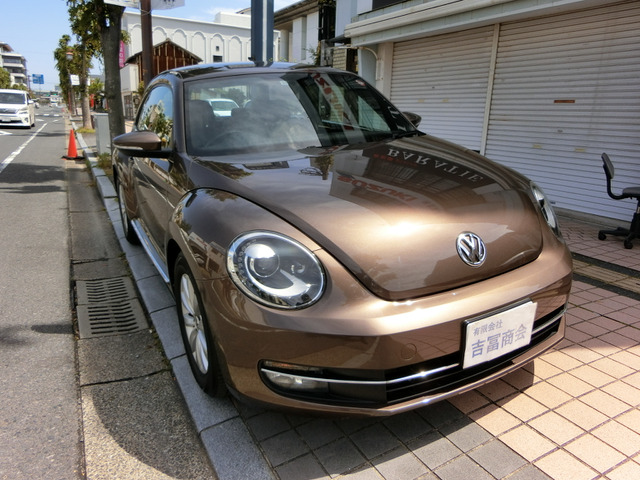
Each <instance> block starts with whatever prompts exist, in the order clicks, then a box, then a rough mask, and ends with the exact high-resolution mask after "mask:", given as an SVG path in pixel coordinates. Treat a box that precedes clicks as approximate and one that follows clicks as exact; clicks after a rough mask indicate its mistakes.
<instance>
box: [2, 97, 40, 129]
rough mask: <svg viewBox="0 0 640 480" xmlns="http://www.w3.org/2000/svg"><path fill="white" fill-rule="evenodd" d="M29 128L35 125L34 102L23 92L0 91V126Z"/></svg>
mask: <svg viewBox="0 0 640 480" xmlns="http://www.w3.org/2000/svg"><path fill="white" fill-rule="evenodd" d="M4 123H8V124H10V123H12V124H17V125H21V126H23V127H27V128H31V127H33V126H34V125H35V124H36V107H35V104H34V101H33V100H31V97H30V96H29V94H28V93H27V92H25V91H24V90H0V124H4Z"/></svg>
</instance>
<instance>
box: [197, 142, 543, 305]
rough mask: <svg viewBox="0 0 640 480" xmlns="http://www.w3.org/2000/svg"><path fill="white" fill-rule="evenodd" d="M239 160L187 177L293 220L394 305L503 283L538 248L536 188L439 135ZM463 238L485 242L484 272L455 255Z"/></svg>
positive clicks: (208, 163)
mask: <svg viewBox="0 0 640 480" xmlns="http://www.w3.org/2000/svg"><path fill="white" fill-rule="evenodd" d="M239 158H240V157H239ZM241 158H242V160H239V161H237V162H236V161H234V159H233V158H230V157H225V160H224V162H220V161H212V160H213V159H211V158H209V159H197V161H196V162H195V164H196V165H197V167H195V170H196V171H197V173H196V172H192V175H190V176H191V177H192V178H195V179H197V184H199V185H198V186H202V187H211V186H214V185H215V188H224V189H225V190H228V191H230V192H232V193H234V194H237V195H240V196H242V197H244V198H247V199H249V200H251V201H252V202H255V203H257V204H259V205H261V206H263V207H265V208H267V209H268V210H270V211H272V212H273V213H275V214H276V215H278V216H280V217H282V218H284V219H286V220H287V221H289V222H290V223H291V224H293V225H295V226H296V227H297V228H299V229H300V230H301V231H303V232H304V233H305V234H307V235H308V236H310V237H311V238H312V239H313V240H314V241H315V242H317V243H318V244H319V245H321V246H322V247H323V248H324V249H325V250H327V251H328V252H329V253H330V254H331V255H333V256H334V257H335V258H336V259H337V260H338V261H340V262H341V263H342V264H343V265H344V266H345V267H346V268H347V269H348V270H349V271H350V272H351V273H352V274H353V275H354V276H355V277H356V278H357V279H358V280H359V281H360V282H361V283H362V284H364V285H365V286H366V287H367V288H368V289H369V290H371V291H372V292H374V293H375V294H377V295H378V296H380V297H382V298H385V299H388V300H403V299H410V298H415V297H418V296H422V295H426V294H431V293H435V292H441V291H445V290H450V289H452V288H456V287H460V286H463V285H467V284H471V283H474V282H477V281H479V280H483V279H486V278H489V277H492V276H495V275H499V274H501V273H504V272H506V271H509V270H512V269H514V268H517V267H519V266H521V265H524V264H526V263H528V262H531V261H532V260H534V259H535V258H537V256H538V255H539V253H540V250H541V248H542V232H541V221H540V216H539V214H538V211H537V209H536V207H535V206H534V203H533V201H532V199H531V197H530V195H529V193H528V189H529V187H528V181H527V180H526V179H524V178H523V177H521V176H519V175H518V174H516V173H514V172H513V171H511V170H509V169H507V168H505V167H502V166H500V165H497V164H495V163H493V162H490V161H489V160H487V159H486V158H484V157H481V156H480V155H477V154H476V153H474V152H470V151H468V150H464V149H462V148H461V147H457V146H455V145H453V144H450V143H448V142H445V141H442V140H438V139H435V138H433V137H429V136H426V135H425V136H420V137H411V138H404V139H397V140H394V141H390V142H381V143H375V144H366V145H360V146H358V147H354V146H350V147H346V148H345V147H342V148H335V149H319V148H318V149H307V150H306V151H299V152H297V154H296V155H295V156H290V157H278V158H274V159H270V158H268V157H265V156H264V155H263V156H262V157H261V158H260V159H259V160H256V159H255V157H254V156H253V155H251V156H247V155H244V156H243V157H241ZM193 173H196V174H195V175H193ZM221 174H222V175H223V177H220V175H221ZM221 182H222V184H221ZM465 233H473V234H475V235H477V236H478V237H479V238H481V239H482V241H483V242H484V244H485V247H486V259H485V261H484V262H483V263H482V264H481V265H477V266H472V265H469V264H467V263H465V262H464V261H463V259H462V257H461V255H460V254H459V253H458V249H457V240H458V238H459V236H460V235H462V234H465Z"/></svg>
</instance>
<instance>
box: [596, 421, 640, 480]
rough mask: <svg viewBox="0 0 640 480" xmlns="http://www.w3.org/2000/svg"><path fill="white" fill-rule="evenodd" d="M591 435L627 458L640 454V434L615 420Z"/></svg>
mask: <svg viewBox="0 0 640 480" xmlns="http://www.w3.org/2000/svg"><path fill="white" fill-rule="evenodd" d="M591 433H592V434H593V435H594V436H595V437H597V438H599V439H600V440H602V441H603V442H606V443H607V444H608V445H611V446H612V447H613V448H615V449H617V450H619V451H620V452H622V453H624V454H625V455H626V456H627V457H633V456H635V455H637V454H638V453H640V434H639V433H637V432H634V431H633V430H631V429H630V428H627V427H626V426H625V425H622V424H621V423H619V422H617V421H615V420H611V421H609V422H607V423H605V424H604V425H602V426H601V427H598V428H596V429H595V430H593V432H591ZM638 478H640V477H638Z"/></svg>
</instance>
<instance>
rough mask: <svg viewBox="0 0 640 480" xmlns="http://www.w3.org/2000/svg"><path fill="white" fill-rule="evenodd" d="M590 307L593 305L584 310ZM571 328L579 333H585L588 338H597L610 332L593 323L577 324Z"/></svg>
mask: <svg viewBox="0 0 640 480" xmlns="http://www.w3.org/2000/svg"><path fill="white" fill-rule="evenodd" d="M590 305H594V304H589V305H586V306H585V308H589V307H590ZM592 311H593V310H592ZM596 313H597V312H596ZM573 328H575V329H576V330H579V331H581V332H582V333H585V334H587V335H589V336H590V337H599V336H600V335H604V334H605V333H609V331H610V330H608V329H606V328H603V327H601V326H600V325H597V324H595V323H593V322H581V323H577V324H575V325H573Z"/></svg>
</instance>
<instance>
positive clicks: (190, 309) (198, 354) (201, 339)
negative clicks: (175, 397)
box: [173, 254, 226, 397]
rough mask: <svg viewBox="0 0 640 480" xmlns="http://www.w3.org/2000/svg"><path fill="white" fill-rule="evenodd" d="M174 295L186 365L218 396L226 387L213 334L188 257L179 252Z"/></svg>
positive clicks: (213, 394) (200, 382) (207, 389)
mask: <svg viewBox="0 0 640 480" xmlns="http://www.w3.org/2000/svg"><path fill="white" fill-rule="evenodd" d="M173 294H174V296H175V299H176V301H177V302H178V321H179V322H180V332H181V333H182V341H183V342H184V348H185V350H186V352H187V358H188V359H189V365H190V366H191V371H192V372H193V376H194V378H195V380H196V382H198V385H200V388H202V390H204V391H205V392H206V393H208V394H209V395H211V396H213V397H221V396H224V394H225V393H226V387H225V384H224V380H223V377H222V373H221V371H220V366H219V364H218V358H217V355H216V353H215V346H214V343H213V336H212V335H211V329H210V327H209V324H208V322H207V317H206V315H205V312H204V308H203V305H202V300H201V297H200V292H199V291H198V287H197V285H196V282H195V279H194V277H193V274H192V273H191V270H190V269H189V265H188V264H187V260H186V259H185V258H184V255H182V254H180V255H178V258H177V260H176V264H175V270H174V280H173Z"/></svg>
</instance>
